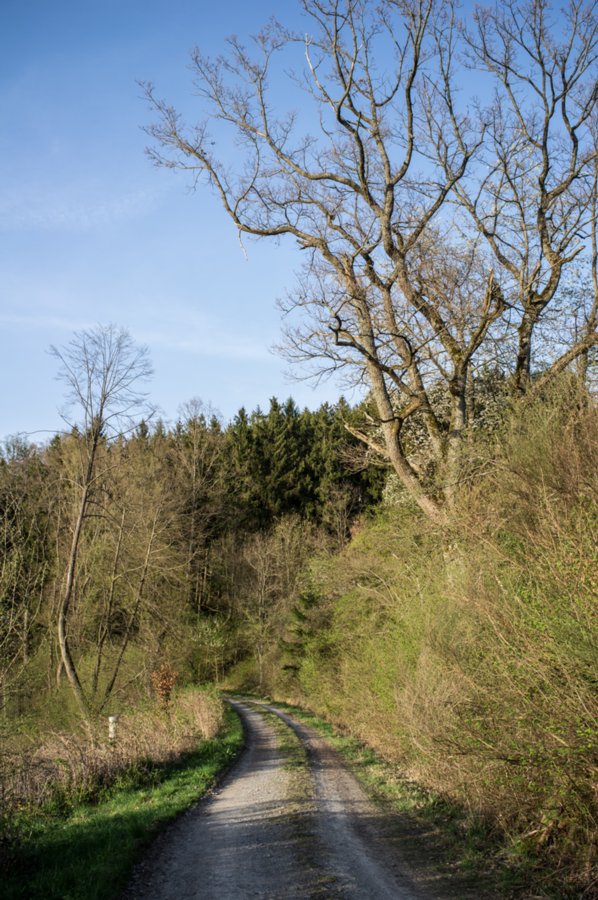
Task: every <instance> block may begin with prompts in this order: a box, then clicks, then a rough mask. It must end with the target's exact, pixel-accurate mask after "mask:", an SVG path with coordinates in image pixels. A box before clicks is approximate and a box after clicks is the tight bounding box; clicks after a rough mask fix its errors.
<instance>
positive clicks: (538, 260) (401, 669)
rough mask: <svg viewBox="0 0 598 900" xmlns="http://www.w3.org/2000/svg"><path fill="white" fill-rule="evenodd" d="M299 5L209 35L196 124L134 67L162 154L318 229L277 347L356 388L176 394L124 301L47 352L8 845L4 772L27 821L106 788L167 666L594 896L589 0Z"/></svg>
mask: <svg viewBox="0 0 598 900" xmlns="http://www.w3.org/2000/svg"><path fill="white" fill-rule="evenodd" d="M300 6H301V9H302V10H303V13H304V15H305V22H306V25H307V30H306V32H305V34H306V35H307V37H305V39H304V36H303V35H302V36H301V38H300V39H299V37H298V36H297V35H295V34H294V33H292V31H289V30H288V29H286V28H285V27H284V26H281V25H278V24H277V23H275V22H271V23H269V25H268V26H267V27H266V28H265V29H264V30H262V31H261V32H260V33H259V34H258V35H257V36H256V38H255V40H254V41H253V42H251V43H249V44H248V45H247V46H246V45H245V44H243V43H241V42H240V41H238V40H237V39H236V38H234V39H231V41H230V42H229V44H228V49H227V51H226V54H228V55H226V54H225V55H224V56H223V57H221V58H218V59H216V60H211V59H209V58H208V57H206V56H205V55H203V54H202V53H201V51H200V50H196V51H195V52H194V54H193V58H192V68H193V76H194V84H195V86H194V100H195V101H196V102H197V103H198V104H199V106H200V109H199V113H198V115H199V120H198V122H197V124H195V125H190V126H187V124H186V123H185V120H184V118H183V116H181V115H179V114H178V113H177V112H176V109H175V107H174V106H173V105H171V104H170V103H169V102H166V101H164V100H162V99H160V98H159V96H158V94H157V91H156V89H155V88H154V87H153V86H152V85H151V84H148V85H146V94H147V98H148V101H149V103H150V107H151V109H152V111H153V115H154V117H155V121H154V124H153V125H150V126H149V127H148V129H147V130H148V133H149V135H150V139H151V140H152V146H151V148H150V155H151V156H152V157H153V159H154V160H155V161H156V163H158V164H159V165H164V166H166V167H167V168H171V169H172V168H179V169H183V170H187V171H189V173H190V177H191V178H192V180H193V183H194V184H195V185H197V186H198V188H199V189H201V188H202V185H204V184H205V183H206V182H207V183H208V184H210V185H211V187H212V188H213V189H214V191H215V193H216V194H217V195H218V196H219V197H220V199H221V200H222V203H223V208H224V211H225V214H226V215H227V216H229V217H230V219H231V220H232V225H234V227H235V228H236V229H237V230H238V231H239V233H240V235H241V237H243V236H247V235H249V236H250V237H251V238H256V239H263V240H265V241H266V242H268V241H271V240H274V241H278V240H280V239H287V238H289V239H291V240H293V241H295V242H297V243H298V244H299V246H300V247H301V248H302V250H304V251H305V253H304V254H303V257H302V258H303V259H304V261H305V264H304V267H303V268H302V270H301V272H300V273H299V274H298V278H297V280H296V282H295V286H294V287H293V286H290V288H289V295H288V297H287V298H286V300H284V301H283V303H282V306H283V309H284V311H285V313H287V314H288V317H287V319H286V321H287V325H288V329H287V333H286V345H285V352H286V354H287V355H288V357H289V358H290V359H291V360H292V361H293V362H303V363H304V364H305V365H306V366H307V371H308V373H309V374H311V375H315V377H316V378H320V377H324V376H326V375H327V374H329V373H331V372H333V373H340V374H341V375H342V376H343V377H346V379H347V383H348V384H349V385H350V386H352V387H355V386H358V389H359V391H360V393H359V400H358V402H355V403H354V404H350V403H348V402H346V400H344V399H342V398H340V399H339V400H338V402H337V403H335V404H323V405H322V406H321V407H320V408H319V409H316V410H307V409H304V410H300V409H299V408H298V407H297V406H296V404H295V403H294V401H293V400H292V399H288V400H287V401H286V402H280V401H279V400H277V399H276V398H272V399H271V401H270V404H269V408H268V409H267V410H263V409H260V408H259V407H258V408H257V409H254V410H248V409H245V408H242V409H240V410H239V412H238V413H237V415H236V416H234V417H233V419H232V421H230V422H224V421H222V419H221V418H220V417H219V416H218V415H217V414H216V413H215V412H214V411H213V410H212V409H211V408H210V407H209V406H206V405H204V404H202V403H201V402H200V401H199V400H191V401H190V402H188V403H187V404H185V405H184V406H183V407H182V408H181V410H180V415H179V417H178V419H177V421H175V422H173V423H166V422H163V421H160V420H159V419H158V418H156V415H155V411H154V410H153V409H152V407H151V404H150V403H149V402H148V395H147V392H146V385H147V379H148V378H149V376H150V374H151V367H150V364H149V359H148V354H147V350H146V349H145V348H143V347H139V346H137V345H136V344H135V343H134V341H133V340H132V338H131V337H130V335H128V333H127V332H126V331H124V330H123V329H120V328H118V327H117V326H115V325H107V326H102V325H100V326H97V327H96V328H94V329H91V330H88V331H83V332H79V333H77V334H75V335H74V336H73V338H72V340H71V341H70V342H69V343H68V344H67V345H66V346H65V347H62V348H55V349H54V350H53V353H54V356H55V358H56V362H57V366H58V374H59V377H60V378H61V379H62V380H63V382H64V384H65V400H66V405H65V409H64V422H65V427H64V430H63V431H62V432H61V433H59V434H57V435H55V436H54V437H53V438H52V439H51V440H50V441H49V442H48V443H46V444H44V445H34V444H31V443H30V442H28V441H27V440H25V439H24V438H23V437H22V436H13V437H12V438H9V439H7V441H6V442H5V444H4V446H3V448H2V452H1V455H0V738H1V741H2V746H1V748H0V753H1V755H2V758H3V759H5V760H7V765H8V762H9V763H10V765H11V766H12V770H13V771H15V772H16V773H20V774H18V778H17V777H15V779H13V781H12V782H11V781H10V779H8V780H6V779H5V780H4V781H3V782H2V783H3V784H4V787H3V790H4V791H5V794H6V797H7V798H8V797H9V795H10V796H11V797H13V798H14V802H13V800H10V803H9V805H8V810H9V814H8V815H7V816H5V819H4V823H3V828H4V834H5V837H4V838H3V844H2V846H3V847H6V848H8V849H10V847H11V846H12V843H11V840H12V838H11V835H12V830H11V829H14V828H16V829H17V832H18V831H19V828H20V827H21V826H18V822H19V821H20V822H23V821H25V820H23V819H22V818H21V819H20V818H19V817H20V816H22V814H23V811H22V809H21V808H20V806H19V804H20V803H21V799H19V798H24V799H23V803H25V805H26V804H27V803H29V802H30V801H33V800H34V798H37V800H38V801H39V803H40V804H41V805H40V806H39V807H38V812H37V814H35V815H33V814H32V817H31V819H30V822H31V829H32V833H33V832H34V831H35V828H37V827H38V825H37V824H36V823H37V822H38V821H39V822H40V823H41V822H43V821H45V820H44V816H45V815H46V813H45V812H44V809H45V804H48V803H50V804H52V803H54V806H55V807H56V808H57V807H58V806H60V804H62V803H63V800H61V797H63V796H66V797H68V798H69V799H68V801H64V803H66V811H65V815H67V816H70V815H71V804H72V801H73V798H75V797H76V796H77V794H78V792H79V794H80V795H81V796H80V799H81V800H84V799H94V800H95V799H96V797H95V793H98V791H100V792H101V791H103V790H112V787H111V785H112V784H113V783H114V777H113V775H114V772H113V768H112V763H111V762H110V760H111V759H114V755H115V754H114V750H113V749H109V748H107V747H106V745H105V736H104V738H101V737H100V735H102V734H104V735H105V729H106V717H107V716H109V715H115V714H119V715H121V724H120V725H119V728H120V733H121V735H124V734H125V733H127V728H128V724H127V723H131V728H133V725H132V723H133V722H135V721H137V719H136V717H137V716H139V717H141V718H140V719H139V721H141V720H142V719H143V716H144V715H145V714H144V713H141V712H139V710H140V709H143V708H144V707H145V705H146V704H147V703H148V702H150V698H152V697H153V698H157V700H158V702H159V703H161V704H162V707H163V709H164V710H165V709H167V708H169V698H170V692H172V691H173V690H174V686H175V682H176V679H177V677H178V683H179V684H180V685H182V686H187V685H197V684H206V683H212V684H215V685H217V686H219V687H227V688H231V689H233V690H235V689H238V690H253V691H255V693H256V694H260V695H266V694H268V695H270V696H276V697H283V698H285V699H288V700H292V701H296V702H298V703H299V704H302V705H304V706H308V707H310V708H312V709H314V710H315V711H316V712H317V713H318V714H321V715H322V716H323V717H325V718H326V719H327V720H329V721H330V722H332V723H333V724H334V725H335V726H338V727H339V728H340V729H342V731H343V732H344V733H346V734H348V735H350V736H352V737H354V738H356V739H358V740H360V741H362V742H364V743H366V744H367V745H368V746H370V747H372V748H373V749H374V750H375V751H376V752H377V753H378V754H380V756H381V757H382V758H383V759H384V760H385V761H387V762H388V764H389V765H391V766H395V767H397V768H398V770H400V771H401V773H402V774H403V775H404V776H405V777H406V778H407V779H408V780H409V781H410V782H413V783H415V784H417V785H420V786H421V788H422V790H423V791H424V793H425V795H426V796H433V797H440V798H442V801H441V802H442V803H447V804H448V805H449V807H450V808H458V809H461V810H463V811H464V812H465V814H466V817H469V821H471V823H473V826H472V827H474V828H475V827H477V826H476V825H475V823H480V826H479V827H480V828H482V829H483V830H484V833H491V834H492V840H493V841H496V844H495V846H496V847H497V848H500V849H497V851H496V853H494V856H493V859H494V860H495V861H496V864H497V865H499V864H500V860H501V858H502V860H503V861H504V864H505V867H506V869H508V870H510V871H520V872H528V873H531V875H529V877H528V876H526V877H528V882H527V883H528V884H529V883H531V882H533V889H529V890H532V892H533V891H535V894H533V896H535V897H536V896H543V895H546V896H551V895H556V896H563V897H567V896H581V897H590V896H591V895H592V893H594V894H595V893H596V886H597V885H598V871H597V870H596V867H595V866H596V864H595V860H596V858H598V853H597V837H598V821H597V818H596V794H595V776H596V747H597V720H598V707H597V699H596V690H595V688H596V675H595V672H596V660H597V659H598V653H597V647H596V620H595V598H596V595H597V593H598V591H597V587H598V586H597V583H596V572H597V571H598V558H597V550H596V548H597V547H598V480H597V479H598V422H597V417H598V409H597V403H596V399H597V381H596V376H597V372H598V369H597V365H598V359H597V355H596V351H597V347H598V225H597V222H598V165H597V159H598V150H597V147H598V144H597V133H598V132H597V129H596V109H597V103H598V94H597V92H596V81H595V69H596V64H597V63H598V19H597V11H598V7H597V5H596V2H595V0H568V2H567V3H566V4H565V7H564V8H563V9H560V10H557V9H556V8H554V9H553V8H552V7H551V6H550V4H548V3H544V2H527V0H521V2H520V0H513V2H507V3H503V4H498V5H496V4H495V5H489V6H487V7H486V6H482V7H476V9H475V10H472V11H470V12H471V14H470V13H469V12H468V14H467V16H466V18H465V20H463V21H461V20H460V11H459V9H458V8H457V5H456V4H452V3H450V2H449V3H447V2H444V0H443V2H441V0H408V2H401V3H399V2H395V0H380V2H379V3H376V4H371V3H367V2H365V0H304V2H302V3H301V4H300ZM293 72H295V74H296V75H297V77H294V76H291V78H290V79H289V74H290V73H293ZM282 84H285V85H286V87H287V88H288V93H287V91H286V90H282V91H281V90H278V88H277V89H276V94H275V96H274V97H271V96H270V94H269V92H270V88H271V86H272V87H273V86H274V85H276V86H280V85H282ZM478 85H482V86H483V95H484V96H485V97H486V98H487V99H486V100H484V99H483V97H482V99H480V98H479V97H478V96H476V95H475V91H477V88H478ZM298 87H300V88H301V93H300V96H301V103H302V106H301V108H302V112H301V115H299V116H296V115H295V114H294V112H293V110H292V108H291V107H289V108H288V109H285V108H284V105H285V104H286V103H287V102H288V103H289V104H291V103H292V100H293V98H294V97H295V96H296V95H295V94H294V91H295V90H296V89H297V88H298ZM303 88H305V89H306V90H303ZM470 89H472V90H473V92H474V93H471V90H470ZM310 104H311V106H310ZM185 108H189V107H188V106H186V107H185ZM310 110H311V112H310ZM310 116H311V118H310ZM212 132H213V133H212ZM227 135H228V140H229V141H230V143H229V146H233V145H234V146H235V148H237V150H236V151H235V154H234V159H232V160H230V159H228V157H227V155H226V152H225V151H223V150H222V148H223V147H225V146H227ZM220 152H222V153H223V155H222V158H219V153H220ZM293 323H294V324H293ZM175 695H176V691H174V693H173V697H174V696H175ZM182 700H183V695H181V702H182ZM134 710H138V712H135V711H134ZM128 711H130V712H128ZM156 721H158V720H156ZM133 730H134V729H133ZM183 730H184V729H183ZM199 730H200V731H201V730H202V729H201V727H200V729H199ZM191 731H193V729H191ZM159 734H160V726H159V725H157V726H156V735H159ZM67 735H70V736H67ZM212 737H213V735H212V736H211V737H210V739H211V738H212ZM133 743H134V742H133ZM166 743H168V740H167V741H166ZM183 743H184V742H183ZM131 746H133V745H132V744H131ZM139 746H140V748H142V744H140V745H139ZM64 748H68V749H64ZM102 748H104V749H102ZM63 749H64V752H63ZM189 749H190V748H189V747H188V746H186V745H185V746H181V747H179V749H178V750H174V749H173V753H174V754H175V755H176V754H178V753H181V752H185V753H186V752H188V751H189ZM119 752H120V751H119ZM123 752H124V751H123ZM137 752H139V754H140V755H139V758H143V754H144V753H145V750H143V749H139V751H138V750H135V751H134V752H133V755H132V756H131V757H130V758H128V757H127V759H123V766H124V771H127V767H129V769H130V766H131V765H133V768H135V766H136V765H137V763H136V762H135V760H136V759H137V758H138V757H137V756H135V753H137ZM162 752H163V753H164V756H163V757H160V754H158V757H159V759H158V761H159V763H160V764H162V763H164V764H168V765H170V764H171V763H173V762H174V757H171V756H170V755H169V754H170V750H169V749H168V748H166V749H165V750H164V751H160V753H162ZM84 757H85V758H88V757H89V758H90V759H92V760H93V763H92V765H91V769H90V770H89V771H88V770H87V769H86V768H85V765H84V764H80V763H79V761H78V760H79V759H80V758H84ZM56 759H58V760H62V762H60V763H59V764H58V765H56V763H55V761H53V760H56ZM38 763H39V765H38ZM43 766H46V767H47V768H46V769H45V770H44V768H43ZM4 770H7V766H5V767H3V771H4ZM44 771H45V772H46V773H47V777H46V775H43V774H42V775H39V776H37V775H35V776H34V775H33V773H34V772H40V773H41V772H44ZM114 771H115V770H114ZM152 771H154V769H152ZM111 773H112V774H111ZM119 777H121V776H119ZM123 777H124V776H123ZM152 777H153V776H152ZM19 779H20V781H19ZM36 792H37V793H36ZM94 792H95V793H94ZM148 796H150V797H151V796H153V794H152V792H150V793H149V794H148ZM27 797H29V799H26V798H27ZM11 804H12V805H11ZM15 817H16V818H15ZM65 821H66V820H65ZM15 823H17V824H15ZM39 827H42V826H41V825H40V826H39ZM468 827H469V826H468ZM21 831H22V829H21ZM48 833H49V832H48ZM58 833H59V832H58V831H57V832H56V834H58ZM530 878H531V882H530V880H529V879H530ZM529 890H528V887H525V886H522V887H521V891H523V892H524V894H525V891H528V893H529ZM559 892H560V893H559Z"/></svg>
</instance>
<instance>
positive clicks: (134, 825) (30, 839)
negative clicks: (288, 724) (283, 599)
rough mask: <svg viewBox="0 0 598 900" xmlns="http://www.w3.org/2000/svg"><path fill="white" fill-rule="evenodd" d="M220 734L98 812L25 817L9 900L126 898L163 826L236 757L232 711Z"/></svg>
mask: <svg viewBox="0 0 598 900" xmlns="http://www.w3.org/2000/svg"><path fill="white" fill-rule="evenodd" d="M225 722H226V724H225V728H224V730H223V732H222V733H221V734H220V735H219V736H218V737H216V738H215V739H214V740H211V741H204V742H202V743H201V745H200V746H199V747H198V749H197V750H196V751H194V752H192V753H188V754H186V755H185V756H183V757H181V758H180V759H179V760H178V761H177V762H176V763H175V764H173V765H170V766H164V767H155V768H152V767H149V768H148V767H146V768H145V769H144V770H143V772H141V773H140V775H139V777H137V778H135V777H133V778H131V777H130V775H129V777H128V782H129V783H128V785H127V784H124V783H122V782H121V784H120V785H119V784H117V785H115V786H114V787H113V788H111V789H110V791H109V792H107V794H106V795H105V796H104V799H102V800H101V801H100V802H98V803H96V804H93V805H91V804H88V805H82V806H78V807H76V808H74V809H72V810H71V811H70V812H68V813H67V814H66V815H60V814H59V812H57V811H56V810H54V811H52V810H50V809H45V810H38V811H37V812H36V813H35V814H33V813H31V812H29V813H25V812H23V813H21V814H20V816H19V817H18V819H17V822H16V825H17V828H18V833H19V835H20V842H19V844H18V845H17V848H16V850H15V851H14V854H13V859H12V865H11V867H10V871H9V873H8V875H7V876H6V877H5V878H4V880H3V886H2V896H3V897H4V898H5V900H42V898H43V900H110V898H114V897H117V896H118V895H119V894H120V892H121V891H122V890H123V888H124V886H125V884H126V882H127V879H128V876H129V874H130V872H131V868H132V866H133V864H134V862H135V861H136V859H137V857H138V856H139V853H140V851H141V850H142V848H143V847H144V846H146V845H147V844H148V843H149V841H150V840H151V838H152V837H154V836H155V834H156V833H157V832H158V831H159V830H160V829H161V828H162V827H163V826H164V825H166V823H168V822H169V821H171V820H172V819H174V818H175V817H176V816H177V815H178V814H179V813H181V812H182V811H183V810H185V809H187V808H188V807H189V806H191V805H192V804H193V803H194V802H195V801H196V800H197V799H198V798H199V797H201V796H202V795H203V794H205V793H206V791H207V790H208V789H209V787H210V786H211V785H212V784H213V783H214V780H215V778H216V777H217V775H218V774H219V773H220V772H221V771H222V770H224V769H226V768H227V767H228V766H229V765H230V764H231V762H232V761H233V760H234V758H235V757H236V755H237V754H238V753H239V751H240V749H241V747H242V744H243V732H242V727H241V723H240V720H239V718H238V716H237V715H236V713H234V712H233V711H232V710H231V709H227V712H226V720H225Z"/></svg>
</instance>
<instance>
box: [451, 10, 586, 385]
mask: <svg viewBox="0 0 598 900" xmlns="http://www.w3.org/2000/svg"><path fill="white" fill-rule="evenodd" d="M466 47H467V50H468V63H469V65H470V66H471V67H472V69H473V70H474V71H475V70H482V71H484V72H486V73H488V74H489V75H490V76H491V77H492V82H493V86H494V89H495V95H494V99H493V103H492V105H491V106H490V107H489V108H488V109H485V110H484V111H483V113H482V116H483V118H484V124H485V130H486V134H485V141H484V144H483V147H482V148H481V152H480V154H479V158H478V160H477V165H476V167H474V169H473V171H472V177H471V178H465V179H463V180H462V181H461V183H460V184H458V185H456V186H455V195H456V197H457V199H458V201H459V203H460V204H462V206H463V208H464V209H465V210H466V211H467V213H468V214H469V216H470V217H471V220H472V222H473V224H474V226H475V228H476V229H477V231H478V233H479V234H480V235H481V236H482V237H483V239H484V241H485V242H486V245H487V247H488V248H489V250H490V252H491V254H492V256H493V259H494V262H495V264H496V266H497V267H498V269H499V271H500V277H501V283H502V287H503V291H504V292H505V294H506V296H507V297H508V299H509V303H510V309H511V310H512V314H513V325H514V326H515V327H516V330H517V335H516V349H515V359H514V367H513V368H514V380H515V384H516V387H517V388H518V390H520V391H524V390H525V389H526V388H527V387H528V386H529V383H530V379H531V377H532V374H533V365H532V346H533V340H534V335H535V333H536V332H538V331H540V330H541V327H542V320H543V318H548V313H549V312H550V311H549V306H550V305H551V304H552V303H553V301H555V300H557V299H558V297H559V288H561V287H562V284H563V279H564V278H565V276H566V273H567V270H568V269H569V268H570V267H571V264H572V263H573V261H574V260H575V259H576V258H577V257H579V256H580V254H582V253H583V251H584V250H585V249H586V248H587V246H588V245H589V244H590V242H594V243H595V228H596V166H597V163H598V143H597V141H596V121H597V115H596V111H597V104H598V78H597V65H598V17H597V16H596V3H595V2H585V0H571V2H569V4H568V5H567V6H566V8H565V9H564V10H562V11H560V13H558V14H557V12H556V11H555V10H553V9H552V8H551V6H550V4H548V3H547V2H546V0H528V2H515V0H509V2H507V3H501V4H500V5H499V6H496V7H494V8H483V9H482V8H478V9H477V10H476V12H475V14H474V21H473V27H472V28H471V29H469V30H468V31H467V33H466ZM453 126H454V135H455V137H456V139H457V140H460V126H459V123H458V122H457V120H454V122H453ZM593 293H595V288H594V292H592V290H587V289H586V292H585V298H586V303H585V308H584V310H583V316H582V317H583V318H584V320H585V327H583V328H582V329H580V330H578V332H577V334H576V336H575V338H574V340H573V341H572V342H571V343H570V345H569V346H566V347H565V348H564V349H563V350H562V352H561V353H560V354H557V355H556V357H555V358H553V359H550V360H549V361H548V364H547V365H546V366H545V371H544V372H543V373H542V375H541V378H540V381H539V383H541V384H544V383H545V382H546V381H547V380H548V379H549V378H550V377H552V376H553V375H554V374H556V373H557V372H560V371H562V370H563V369H564V368H566V366H568V365H569V364H570V363H571V362H572V361H573V360H575V359H576V358H577V357H578V356H580V355H581V354H586V355H587V352H588V350H589V348H590V347H592V346H593V345H595V344H596V300H595V296H592V294H593ZM561 325H562V323H561ZM551 327H552V323H551ZM561 331H562V327H561Z"/></svg>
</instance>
